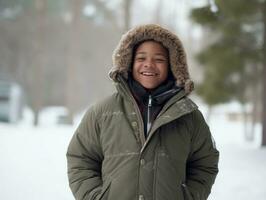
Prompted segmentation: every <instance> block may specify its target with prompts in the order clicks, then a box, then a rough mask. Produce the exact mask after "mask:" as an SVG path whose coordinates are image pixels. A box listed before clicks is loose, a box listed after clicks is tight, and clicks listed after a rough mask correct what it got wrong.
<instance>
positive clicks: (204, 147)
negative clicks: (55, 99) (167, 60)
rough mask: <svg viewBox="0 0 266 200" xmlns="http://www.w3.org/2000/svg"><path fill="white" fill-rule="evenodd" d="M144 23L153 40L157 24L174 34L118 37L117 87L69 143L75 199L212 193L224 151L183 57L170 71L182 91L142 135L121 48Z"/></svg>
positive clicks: (187, 199) (169, 199) (171, 198)
mask: <svg viewBox="0 0 266 200" xmlns="http://www.w3.org/2000/svg"><path fill="white" fill-rule="evenodd" d="M143 28H144V31H143V30H142V32H141V31H140V29H143ZM146 28H147V29H150V30H151V31H148V32H147V33H148V34H147V35H148V36H149V37H150V38H152V39H156V37H155V36H154V35H153V34H152V30H154V29H157V28H158V29H159V30H160V31H161V30H163V33H165V34H166V35H169V34H168V32H167V30H164V29H162V28H161V27H157V26H156V25H151V26H146V27H140V29H139V32H138V31H136V29H134V30H133V32H134V31H136V32H134V34H132V32H129V33H128V34H129V35H127V36H125V37H124V39H122V40H121V43H120V47H119V48H118V49H117V50H116V51H115V54H114V58H115V60H114V64H115V65H116V67H115V68H114V69H113V70H112V72H111V74H110V76H111V78H112V79H113V80H114V82H115V83H116V88H117V92H116V93H114V94H113V95H112V96H110V97H108V98H106V99H105V100H103V101H101V102H99V103H97V104H95V105H94V106H91V107H90V108H89V110H88V111H87V112H86V114H85V116H84V118H83V120H82V122H81V123H80V125H79V127H78V129H77V130H76V132H75V134H74V135H73V138H72V140H71V142H70V144H69V147H68V150H67V161H68V177H69V184H70V188H71V190H72V192H73V194H74V196H75V198H76V199H77V200H206V199H207V197H208V195H209V194H210V192H211V187H212V185H213V183H214V181H215V178H216V175H217V173H218V157H219V152H218V151H217V149H216V147H215V144H214V142H213V139H212V136H211V133H210V131H209V128H208V125H207V124H206V122H205V120H204V118H203V116H202V114H201V112H200V111H199V110H198V107H197V105H196V104H195V103H193V102H192V100H190V99H189V98H188V97H187V94H188V93H189V92H190V91H191V90H192V86H191V85H192V82H191V81H190V79H189V77H188V72H187V69H186V67H184V66H186V63H185V62H181V61H180V59H177V61H178V62H177V63H176V65H173V64H171V68H172V69H171V70H172V72H173V74H174V76H175V78H176V84H177V85H178V86H179V87H181V88H183V89H182V90H181V91H180V92H178V93H177V94H176V95H174V96H173V97H172V98H171V99H170V100H168V101H167V102H166V103H165V105H164V106H163V107H162V109H161V111H160V113H159V114H158V115H157V117H156V119H155V120H154V122H153V123H152V125H151V128H150V129H149V134H148V137H147V138H145V136H144V126H145V125H144V124H143V120H142V117H141V116H142V115H141V113H140V110H139V108H138V105H137V102H136V101H135V99H134V97H133V95H132V93H131V92H130V89H129V87H128V84H127V81H126V79H127V73H126V72H129V71H130V69H129V67H128V68H125V67H124V66H125V65H124V64H125V61H126V60H125V58H128V60H130V59H129V57H130V56H131V55H130V53H129V54H128V55H124V56H123V57H120V56H117V54H118V52H120V50H121V49H123V48H125V45H128V44H133V43H135V42H136V41H135V40H134V39H133V40H132V37H133V38H134V37H138V34H139V33H140V32H141V34H142V37H143V33H146V32H145V30H146ZM149 34H150V35H149ZM144 36H145V34H144ZM148 36H147V37H143V38H145V39H147V38H148V39H149V37H148ZM162 36H164V35H163V34H160V37H159V38H161V37H162ZM170 36H171V35H170ZM167 37H168V36H167ZM125 40H126V41H127V42H129V41H131V42H130V43H127V42H125ZM132 41H133V43H132ZM137 42H139V41H137ZM177 43H179V41H177ZM171 45H172V44H171ZM131 46H133V45H131ZM178 47H179V54H178V56H180V55H181V53H182V51H181V50H180V48H181V47H180V46H178ZM167 48H168V49H169V50H171V49H170V48H169V46H168V47H167ZM175 48H176V47H175ZM127 49H128V46H127ZM121 52H122V53H124V51H121ZM121 52H120V53H121ZM183 53H184V52H183ZM169 54H170V57H171V56H172V57H173V54H172V53H171V51H169ZM182 55H184V54H182ZM120 58H121V59H124V60H120V61H119V59H120ZM180 58H182V59H183V58H184V56H181V57H180ZM117 59H118V60H117ZM119 62H120V63H119ZM171 63H173V60H171ZM127 64H128V66H130V63H127ZM121 67H122V68H121ZM174 70H175V71H174ZM175 72H178V73H175ZM180 73H181V74H183V76H180Z"/></svg>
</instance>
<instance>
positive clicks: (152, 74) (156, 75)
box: [133, 41, 168, 89]
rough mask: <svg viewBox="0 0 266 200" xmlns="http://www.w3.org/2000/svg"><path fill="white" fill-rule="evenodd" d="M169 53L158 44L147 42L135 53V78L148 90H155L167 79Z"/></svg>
mask: <svg viewBox="0 0 266 200" xmlns="http://www.w3.org/2000/svg"><path fill="white" fill-rule="evenodd" d="M167 76H168V52H167V50H166V49H165V48H164V47H163V46H162V45H161V44H160V43H158V42H154V41H146V42H143V43H142V44H140V45H139V46H138V47H137V49H136V52H135V57H134V62H133V78H134V79H135V80H136V81H138V82H139V83H140V84H141V85H142V86H143V87H145V88H146V89H154V88H156V87H158V86H159V85H160V84H161V83H162V82H164V81H165V80H166V79H167Z"/></svg>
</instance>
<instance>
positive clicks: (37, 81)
mask: <svg viewBox="0 0 266 200" xmlns="http://www.w3.org/2000/svg"><path fill="white" fill-rule="evenodd" d="M46 6H47V5H46V0H37V1H35V10H36V21H35V24H34V25H35V26H36V32H35V38H34V40H33V43H34V44H33V45H34V46H33V48H34V58H33V66H32V67H33V70H32V72H31V73H32V79H31V83H30V84H31V87H32V93H31V95H32V101H31V102H32V107H33V110H34V126H37V125H38V123H39V110H41V108H42V106H43V98H44V96H43V93H44V91H43V88H44V87H43V84H44V83H43V81H44V79H43V76H44V73H43V70H44V56H45V52H44V44H45V41H44V40H45V23H46V21H45V17H46V8H47V7H46Z"/></svg>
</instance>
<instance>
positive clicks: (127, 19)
mask: <svg viewBox="0 0 266 200" xmlns="http://www.w3.org/2000/svg"><path fill="white" fill-rule="evenodd" d="M132 2H133V0H125V1H124V11H125V13H124V15H125V24H124V30H125V31H127V30H128V29H129V28H130V26H131V5H132Z"/></svg>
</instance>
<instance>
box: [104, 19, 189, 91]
mask: <svg viewBox="0 0 266 200" xmlns="http://www.w3.org/2000/svg"><path fill="white" fill-rule="evenodd" d="M145 40H154V41H156V42H159V43H161V44H162V45H163V46H164V47H165V48H167V49H168V52H169V62H170V69H171V71H172V74H173V75H174V78H175V80H176V85H177V86H178V87H182V88H184V90H185V92H186V93H187V94H188V93H190V92H191V91H192V90H193V88H194V84H193V82H192V81H191V80H190V78H189V72H188V66H187V60H186V53H185V51H184V48H183V45H182V43H181V41H180V39H179V38H178V37H177V36H176V35H175V34H174V33H172V32H170V31H169V30H167V29H165V28H163V27H161V26H159V25H157V24H147V25H141V26H137V27H135V28H133V29H131V30H129V31H128V32H127V33H125V34H124V35H123V36H122V38H121V40H120V42H119V43H118V46H117V47H116V49H115V50H114V53H113V68H112V69H111V71H110V73H109V76H110V78H111V79H113V80H114V81H115V82H117V81H118V79H117V75H122V76H123V77H124V78H125V79H127V78H128V72H129V70H130V67H131V65H132V62H133V49H134V46H135V45H137V44H139V43H140V42H143V41H145Z"/></svg>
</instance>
